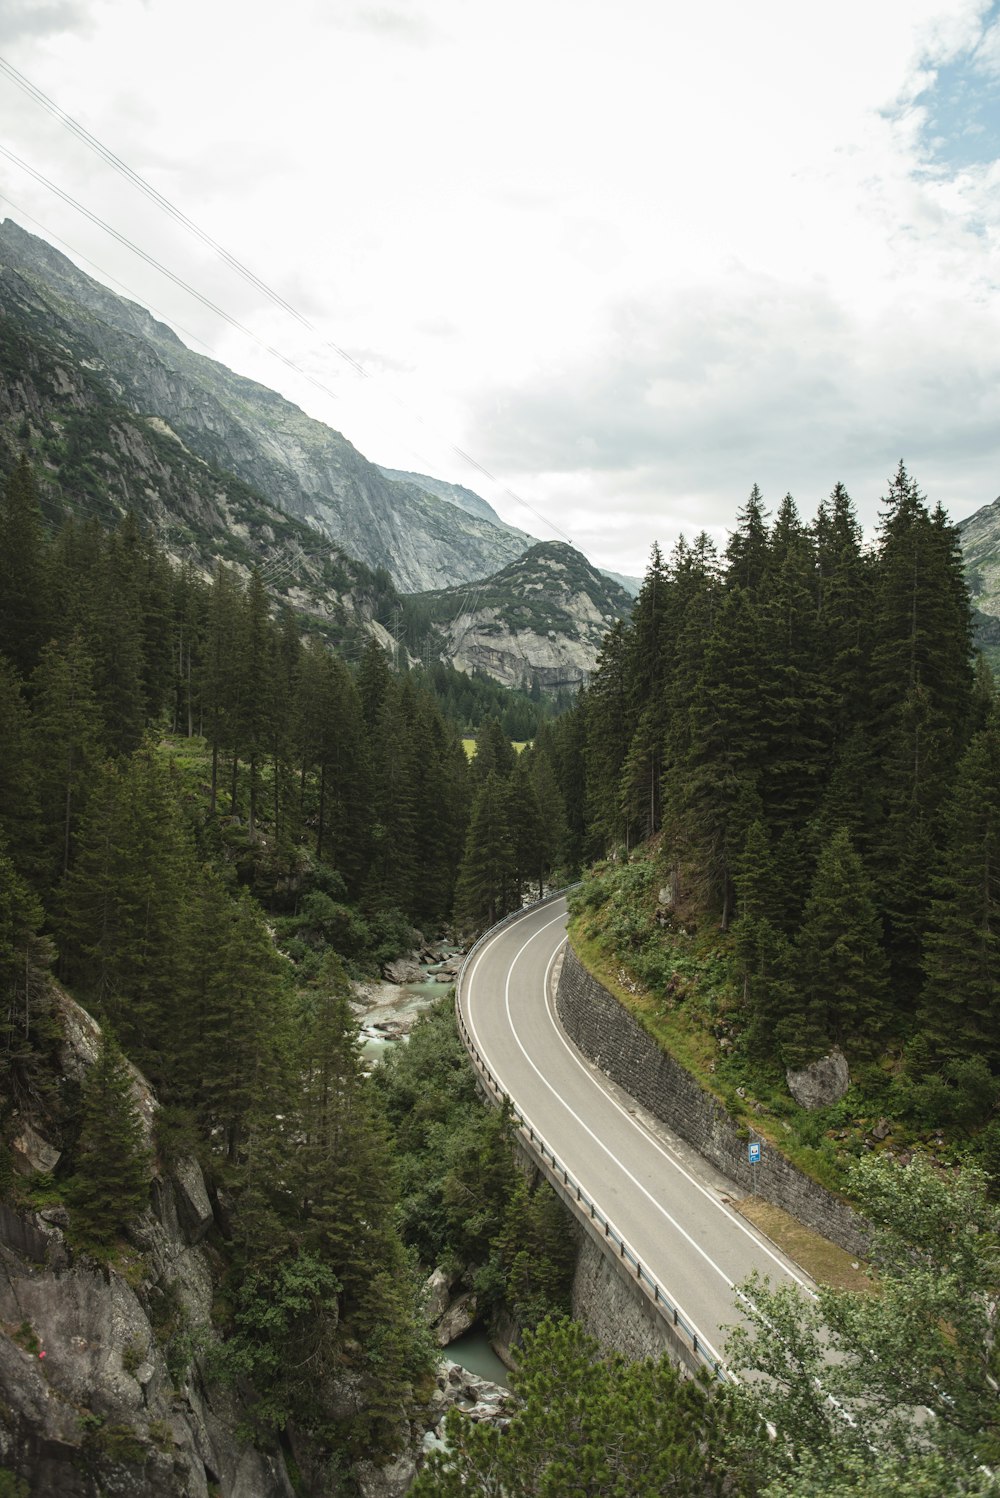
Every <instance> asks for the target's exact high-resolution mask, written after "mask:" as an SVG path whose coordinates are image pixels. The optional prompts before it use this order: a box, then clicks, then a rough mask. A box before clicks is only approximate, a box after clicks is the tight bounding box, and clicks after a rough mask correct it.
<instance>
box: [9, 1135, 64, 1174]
mask: <svg viewBox="0 0 1000 1498" xmlns="http://www.w3.org/2000/svg"><path fill="white" fill-rule="evenodd" d="M11 1150H12V1151H13V1155H14V1168H15V1169H16V1170H17V1171H19V1172H20V1174H21V1175H34V1174H35V1173H36V1172H38V1171H50V1170H55V1168H56V1166H57V1165H58V1164H59V1160H60V1158H61V1156H62V1151H61V1150H57V1149H56V1148H55V1146H54V1145H51V1144H49V1143H48V1142H47V1140H45V1139H43V1138H42V1136H41V1134H39V1133H38V1131H37V1130H36V1129H33V1128H32V1127H31V1125H30V1124H29V1123H25V1124H22V1126H21V1130H20V1132H19V1133H18V1134H17V1136H16V1137H15V1138H14V1139H13V1140H12V1141H11Z"/></svg>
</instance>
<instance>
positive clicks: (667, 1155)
mask: <svg viewBox="0 0 1000 1498" xmlns="http://www.w3.org/2000/svg"><path fill="white" fill-rule="evenodd" d="M550 924H551V923H550ZM543 929H545V928H543ZM568 940H569V937H563V940H562V941H561V942H560V943H559V947H562V946H564V945H565V944H566V942H567V941H568ZM559 947H557V948H556V950H555V952H553V954H552V960H551V961H550V963H549V967H548V970H547V971H546V974H545V1012H546V1014H547V1015H548V1017H549V1021H550V1023H551V1025H552V1028H553V1030H554V1031H555V1033H556V1035H557V1036H558V1038H559V1040H560V1041H561V1042H562V1044H563V1046H564V1047H565V1048H566V1051H567V1053H568V1054H569V1056H570V1057H571V1059H572V1060H573V1061H574V1062H575V1063H576V1065H577V1066H578V1067H579V1068H580V1070H581V1071H582V1072H583V1075H584V1076H585V1077H586V1078H587V1079H588V1081H590V1082H592V1083H593V1085H594V1086H595V1087H596V1088H597V1089H598V1091H599V1092H600V1093H601V1096H602V1097H605V1098H607V1100H608V1102H609V1103H611V1105H612V1107H614V1108H617V1110H618V1112H619V1113H620V1114H621V1116H622V1118H624V1119H625V1120H626V1122H627V1123H629V1124H631V1125H632V1127H633V1128H634V1129H637V1130H638V1132H639V1133H640V1134H641V1135H642V1137H643V1139H645V1140H646V1141H647V1142H648V1143H649V1144H651V1145H652V1146H653V1148H654V1149H655V1150H657V1151H659V1153H660V1154H661V1155H662V1156H663V1158H664V1160H666V1161H667V1163H668V1164H669V1165H672V1166H673V1168H674V1169H675V1170H676V1171H679V1172H680V1174H681V1175H682V1176H683V1177H684V1179H685V1180H686V1181H687V1182H688V1184H689V1185H691V1186H693V1187H694V1189H695V1190H696V1191H700V1192H701V1194H702V1196H703V1197H704V1198H705V1200H706V1201H707V1202H710V1203H711V1205H712V1206H713V1207H715V1208H716V1210H717V1211H719V1212H721V1213H722V1215H723V1217H725V1218H727V1219H728V1220H729V1222H731V1223H732V1225H733V1227H735V1228H738V1229H739V1230H740V1232H741V1233H743V1234H745V1235H746V1237H747V1238H749V1239H750V1242H751V1243H753V1244H754V1245H755V1247H757V1248H759V1249H761V1250H762V1252H763V1253H765V1254H767V1256H768V1258H769V1259H773V1261H774V1263H775V1264H777V1266H778V1268H779V1269H780V1270H781V1272H782V1274H787V1275H788V1277H789V1278H790V1279H792V1280H794V1281H795V1283H796V1284H797V1285H798V1286H799V1288H800V1289H801V1290H804V1291H805V1292H806V1294H807V1295H809V1296H811V1297H812V1299H813V1300H815V1299H816V1295H815V1292H814V1291H813V1290H812V1289H811V1288H810V1286H809V1285H808V1283H807V1282H806V1281H805V1280H804V1279H802V1278H801V1277H800V1276H799V1275H798V1274H796V1273H795V1270H794V1269H792V1268H790V1266H789V1265H788V1264H786V1263H785V1261H784V1259H782V1258H779V1256H778V1255H777V1254H776V1253H775V1252H774V1251H773V1249H771V1248H770V1247H769V1246H768V1244H767V1243H765V1242H764V1241H763V1240H762V1239H761V1238H759V1237H758V1236H757V1234H756V1233H755V1232H753V1231H752V1229H751V1228H750V1227H749V1226H748V1225H747V1223H746V1222H744V1221H743V1220H742V1219H741V1218H739V1217H737V1216H736V1214H735V1212H730V1210H729V1208H728V1207H727V1206H726V1205H725V1204H724V1203H723V1202H720V1201H719V1199H718V1197H717V1196H715V1195H714V1194H713V1193H712V1192H711V1191H709V1190H708V1188H707V1187H705V1186H703V1185H702V1184H701V1182H700V1181H699V1180H698V1179H697V1177H695V1176H693V1175H692V1174H691V1172H690V1171H689V1170H688V1169H687V1168H686V1166H684V1165H682V1164H681V1162H680V1160H678V1159H677V1157H676V1156H675V1155H674V1154H673V1153H672V1151H671V1150H670V1148H669V1146H667V1145H665V1144H663V1143H662V1142H661V1141H660V1140H659V1139H657V1138H656V1136H655V1135H654V1134H652V1133H650V1131H649V1129H647V1128H645V1127H644V1126H643V1125H642V1124H641V1123H640V1122H639V1120H638V1119H637V1118H633V1116H632V1114H631V1113H629V1111H628V1109H627V1108H623V1107H622V1105H621V1103H620V1102H619V1101H618V1099H617V1098H616V1097H615V1096H614V1095H613V1093H611V1092H609V1091H608V1090H607V1088H606V1087H604V1086H603V1085H602V1083H601V1081H600V1079H599V1077H597V1076H595V1075H594V1073H593V1072H592V1071H590V1070H589V1068H588V1067H587V1066H586V1065H585V1064H584V1062H583V1061H581V1059H580V1056H579V1053H578V1051H577V1050H576V1047H575V1046H573V1045H572V1043H571V1042H570V1041H569V1040H568V1039H567V1037H566V1034H565V1032H564V1030H563V1028H562V1026H561V1024H560V1023H559V1020H558V1019H557V1018H556V1015H555V1013H554V1012H553V1008H552V1002H551V985H550V983H549V973H550V972H551V970H552V963H553V962H555V959H556V957H557V956H558V953H559ZM520 955H521V954H520V953H518V956H520ZM514 961H515V962H516V961H517V958H516V957H515V959H514ZM625 1090H626V1091H627V1089H625Z"/></svg>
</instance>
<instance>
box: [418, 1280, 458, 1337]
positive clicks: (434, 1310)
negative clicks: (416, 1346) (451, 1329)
mask: <svg viewBox="0 0 1000 1498" xmlns="http://www.w3.org/2000/svg"><path fill="white" fill-rule="evenodd" d="M454 1283H455V1276H454V1275H453V1274H448V1273H447V1271H446V1270H444V1269H435V1270H434V1273H433V1274H430V1275H428V1277H427V1279H426V1281H425V1282H424V1290H423V1306H424V1316H425V1318H426V1320H427V1325H428V1326H433V1325H434V1323H435V1322H436V1321H439V1320H440V1319H441V1317H442V1316H443V1315H444V1313H445V1311H446V1310H447V1309H448V1302H449V1300H450V1299H451V1287H452V1285H453V1284H454Z"/></svg>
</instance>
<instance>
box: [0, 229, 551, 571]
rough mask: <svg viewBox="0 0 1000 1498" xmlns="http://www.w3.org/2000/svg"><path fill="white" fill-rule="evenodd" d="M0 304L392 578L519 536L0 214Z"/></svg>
mask: <svg viewBox="0 0 1000 1498" xmlns="http://www.w3.org/2000/svg"><path fill="white" fill-rule="evenodd" d="M0 312H2V313H3V314H4V315H5V317H6V318H7V319H8V321H9V323H10V324H13V325H15V326H20V327H21V328H22V329H23V330H24V331H26V332H30V333H32V334H35V335H41V334H46V333H48V334H49V335H50V336H52V337H55V338H56V339H57V341H58V342H59V343H60V344H61V345H62V346H63V347H64V348H65V350H66V351H67V352H68V353H71V354H72V355H74V357H75V358H76V360H77V361H78V362H79V363H81V364H84V365H85V366H87V367H89V368H90V369H93V370H95V371H96V372H98V373H102V374H103V375H104V376H105V378H106V381H107V384H108V386H109V389H110V390H111V391H112V393H113V394H114V395H115V397H116V398H117V400H118V402H119V403H120V404H121V405H122V406H123V407H125V408H127V409H129V410H131V411H132V412H133V413H135V414H136V415H140V414H141V415H149V414H154V415H155V416H157V417H159V418H160V419H161V420H162V421H164V422H165V423H166V424H167V426H168V427H169V428H170V430H171V431H172V432H173V433H174V434H175V435H176V437H177V438H178V439H179V440H180V441H181V442H182V443H183V444H184V446H185V447H186V448H187V449H188V450H189V451H190V452H191V453H192V454H193V455H195V456H196V457H198V458H201V459H202V460H203V461H205V462H206V463H208V464H209V465H211V466H212V467H214V468H216V469H219V470H223V471H227V472H229V473H231V474H234V475H235V476H236V477H237V478H239V479H241V480H242V481H243V482H244V483H245V484H247V485H249V486H250V487H251V488H253V489H255V490H257V492H258V493H259V494H261V495H263V496H264V497H265V498H266V499H268V500H269V501H270V502H271V503H272V504H274V505H276V506H277V507H278V508H280V509H282V510H284V511H286V512H287V513H288V514H290V515H293V516H295V517H296V518H298V519H299V520H304V521H306V522H307V523H308V524H309V525H311V526H312V527H313V528H314V529H316V530H318V531H320V532H322V533H323V534H324V535H325V536H327V537H329V538H330V540H332V541H334V542H335V543H336V545H337V546H338V548H340V549H341V550H343V551H344V552H346V553H348V554H349V555H350V556H353V557H357V558H358V559H359V560H361V561H362V562H364V563H366V564H367V565H368V566H369V567H371V568H379V567H381V568H385V569H386V571H387V572H388V573H389V574H390V576H391V577H392V579H393V581H394V582H395V584H396V585H397V587H399V588H400V589H401V590H402V591H404V592H419V591H423V590H425V589H427V588H432V587H437V586H440V585H442V584H443V583H446V582H447V583H451V582H454V581H456V580H457V581H459V582H465V581H470V580H472V579H474V578H480V577H485V576H488V575H489V574H490V573H492V572H495V571H497V570H498V569H499V568H501V567H503V566H504V565H505V564H506V563H507V562H509V561H512V560H513V559H514V557H516V556H518V555H520V553H521V552H523V551H524V550H525V547H526V545H528V544H530V538H528V537H522V536H521V534H520V533H518V532H514V531H512V530H511V529H509V528H507V527H505V526H504V525H503V524H502V523H497V521H496V518H494V520H490V519H489V518H488V517H486V516H484V515H483V514H482V513H476V512H475V510H474V508H473V509H470V508H468V507H460V508H459V509H458V515H459V516H460V519H458V520H456V504H455V502H454V501H451V502H448V501H446V500H443V499H441V498H439V497H438V496H437V495H435V494H432V493H431V492H429V490H428V489H427V488H426V487H421V486H418V485H416V484H413V483H409V482H396V481H394V480H392V479H389V478H386V477H385V475H384V474H383V473H382V472H381V470H380V469H379V468H378V467H377V466H376V465H375V464H374V463H370V462H369V461H368V459H367V458H365V457H363V456H362V454H361V453H359V452H358V451H357V449H356V448H355V447H353V446H352V444H351V443H350V442H348V441H347V439H346V438H345V437H343V436H342V435H341V434H340V433H339V432H336V431H334V430H333V429H332V428H331V427H327V426H325V425H324V424H323V423H322V422H319V421H314V420H313V419H312V418H311V417H309V416H307V415H306V414H305V413H304V412H303V411H301V410H299V408H298V407H297V406H294V405H292V403H291V402H290V401H287V400H285V399H284V397H283V396H280V395H278V394H277V393H276V392H275V391H273V390H268V389H267V388H266V387H265V386H263V385H258V384H257V383H256V382H254V381H253V380H248V379H244V378H243V377H242V376H240V375H237V374H234V373H233V371H231V370H229V369H227V368H226V367H225V366H224V365H222V364H219V363H217V362H216V361H215V360H213V359H208V358H205V357H204V356H203V355H201V354H196V353H194V352H193V351H192V350H190V349H188V348H187V347H186V346H185V345H184V344H183V343H182V342H181V340H180V339H179V338H178V337H177V335H176V334H175V333H173V332H172V331H171V329H170V328H168V327H166V326H165V324H163V323H161V322H158V321H157V319H156V318H154V317H153V316H152V315H151V314H150V313H149V312H147V311H146V310H145V309H144V308H142V307H140V306H138V305H137V304H136V303H134V302H130V301H128V300H126V299H125V298H124V297H120V296H117V295H116V294H115V293H114V292H112V291H109V290H108V289H107V288H106V287H104V286H102V285H100V283H99V282H97V281H95V280H93V279H92V278H91V277H90V276H87V275H85V274H84V273H83V272H82V271H80V270H78V269H77V267H76V266H75V265H73V263H72V261H70V260H69V259H67V257H66V256H65V255H62V254H60V252H59V251H58V250H56V249H54V248H53V247H52V246H51V245H49V244H47V243H46V242H45V241H44V240H42V239H38V238H36V237H35V236H34V235H32V234H29V233H27V232H26V231H25V230H24V229H22V228H20V226H19V225H18V224H16V223H15V222H13V221H12V220H11V219H6V220H5V221H4V222H3V223H2V224H0ZM486 508H487V509H488V506H487V507H486Z"/></svg>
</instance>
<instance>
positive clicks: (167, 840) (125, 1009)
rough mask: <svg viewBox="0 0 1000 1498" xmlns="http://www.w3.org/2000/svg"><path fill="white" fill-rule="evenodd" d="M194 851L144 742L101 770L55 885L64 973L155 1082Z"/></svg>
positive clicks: (167, 773)
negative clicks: (68, 862) (73, 851)
mask: <svg viewBox="0 0 1000 1498" xmlns="http://www.w3.org/2000/svg"><path fill="white" fill-rule="evenodd" d="M193 867H194V864H193V847H192V842H191V837H190V833H189V831H188V829H187V827H186V826H185V825H184V823H183V820H182V818H181V814H180V810H179V806H178V793H177V788H176V785H175V782H174V777H173V773H172V771H171V769H170V768H169V767H168V766H167V765H165V764H164V763H163V762H162V760H161V759H160V757H159V755H158V753H157V750H156V749H155V747H154V746H153V745H152V744H146V745H144V746H143V748H142V749H140V750H139V751H138V752H137V753H136V754H135V755H133V756H132V758H131V760H129V761H127V762H125V763H124V764H121V765H118V764H108V765H106V766H105V767H104V769H103V771H102V772H101V776H100V779H99V781H98V782H97V784H96V785H95V788H94V790H93V793H92V796H91V800H90V803H89V804H88V807H87V811H86V813H85V816H84V819H83V824H82V826H81V831H80V844H79V849H78V853H77V857H76V859H75V860H74V863H73V866H72V868H71V870H70V872H69V874H68V875H67V878H66V880H65V881H64V886H63V890H62V896H61V902H60V904H61V915H60V920H59V929H60V936H61V945H62V952H63V956H64V958H65V962H66V968H67V971H68V973H69V975H70V977H71V979H72V981H74V982H75V983H78V984H79V985H80V988H81V991H82V992H83V993H84V994H85V995H86V996H87V998H88V999H91V1000H92V1001H94V1002H96V1003H97V1005H98V1006H99V1008H100V1012H101V1014H102V1015H103V1016H105V1017H107V1018H109V1019H110V1020H111V1022H112V1023H113V1024H114V1026H115V1028H116V1030H117V1031H118V1032H119V1033H120V1034H121V1036H122V1038H123V1040H124V1042H125V1043H126V1044H127V1045H128V1047H129V1050H130V1052H131V1053H132V1054H133V1055H134V1056H135V1057H136V1059H137V1061H138V1062H139V1063H140V1064H141V1065H142V1067H143V1068H144V1069H145V1070H146V1071H147V1074H148V1075H149V1076H150V1078H151V1079H152V1080H154V1081H157V1082H159V1081H161V1080H163V1079H164V1076H165V1073H164V1067H165V1065H167V1064H168V1058H169V1056H170V1055H171V1051H172V1035H173V1030H174V1025H175V1022H176V1019H175V1000H176V995H177V986H178V967H179V963H180V960H181V956H182V953H183V948H184V940H185V926H186V919H187V892H188V888H189V885H190V883H191V880H192V877H193Z"/></svg>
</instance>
